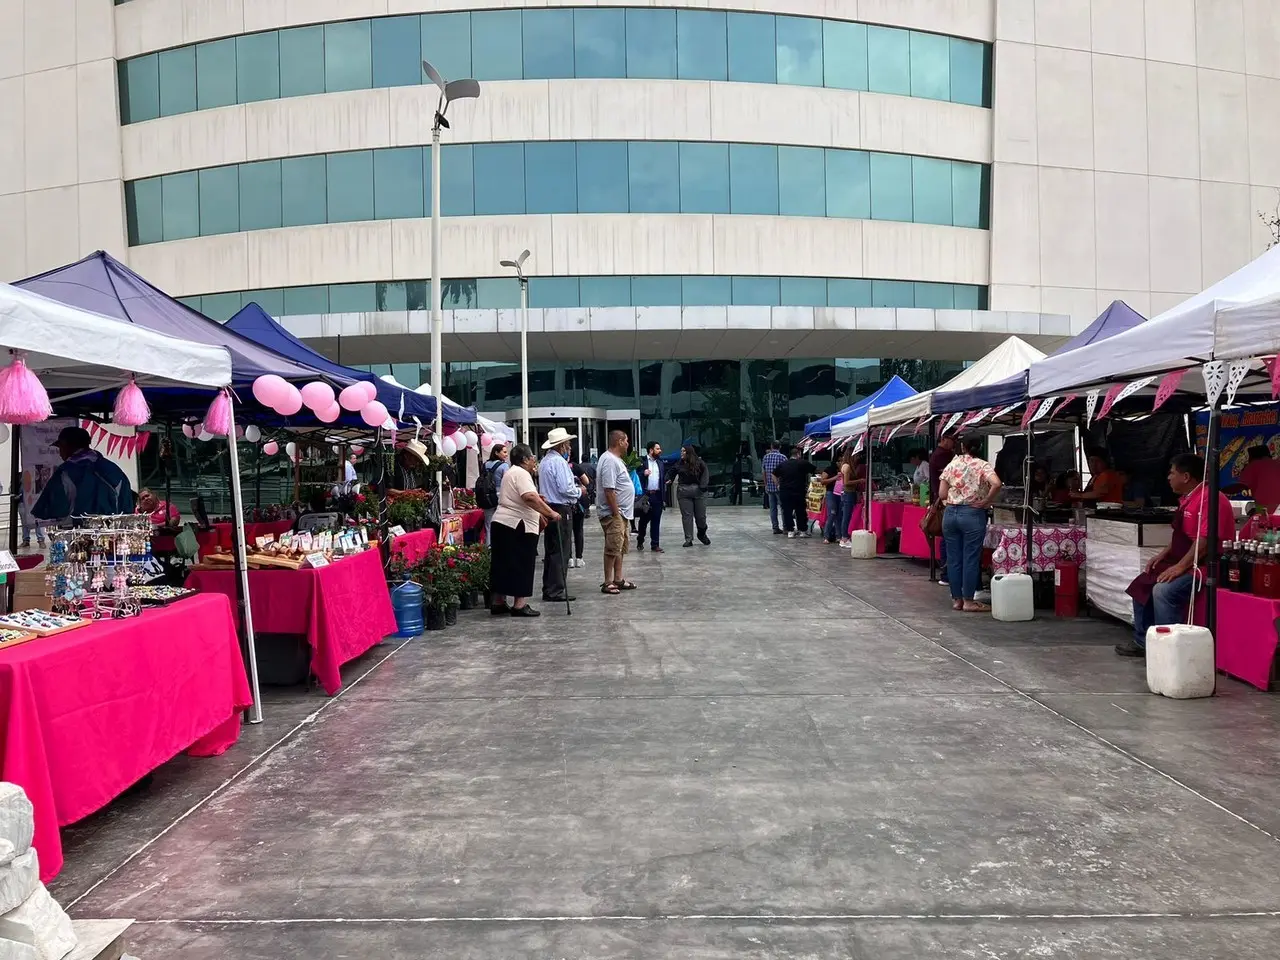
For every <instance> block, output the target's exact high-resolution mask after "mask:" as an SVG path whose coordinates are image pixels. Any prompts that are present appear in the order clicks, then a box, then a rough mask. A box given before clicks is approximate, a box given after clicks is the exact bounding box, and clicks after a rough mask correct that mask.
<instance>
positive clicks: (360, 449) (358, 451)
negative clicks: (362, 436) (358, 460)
mask: <svg viewBox="0 0 1280 960" xmlns="http://www.w3.org/2000/svg"><path fill="white" fill-rule="evenodd" d="M351 452H352V453H354V454H355V455H356V456H357V457H358V456H360V454H362V453H364V447H352V448H351Z"/></svg>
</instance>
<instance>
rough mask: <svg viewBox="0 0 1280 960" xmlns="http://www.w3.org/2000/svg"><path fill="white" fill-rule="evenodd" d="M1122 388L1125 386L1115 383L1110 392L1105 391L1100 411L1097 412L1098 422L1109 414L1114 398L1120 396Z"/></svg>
mask: <svg viewBox="0 0 1280 960" xmlns="http://www.w3.org/2000/svg"><path fill="white" fill-rule="evenodd" d="M1124 388H1125V385H1124V384H1123V383H1117V384H1116V385H1115V386H1113V387H1112V388H1111V389H1110V390H1108V391H1107V395H1106V397H1104V398H1103V400H1102V409H1101V410H1100V411H1099V412H1098V419H1099V420H1101V419H1102V418H1103V417H1105V416H1106V415H1107V414H1108V413H1110V412H1111V408H1112V407H1113V406H1114V405H1115V402H1116V397H1118V396H1120V391H1121V390H1123V389H1124Z"/></svg>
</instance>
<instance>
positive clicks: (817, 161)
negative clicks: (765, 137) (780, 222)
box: [778, 147, 834, 217]
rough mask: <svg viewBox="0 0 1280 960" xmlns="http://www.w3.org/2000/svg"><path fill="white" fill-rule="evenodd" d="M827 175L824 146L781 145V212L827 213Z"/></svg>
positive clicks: (797, 214) (792, 214) (799, 214)
mask: <svg viewBox="0 0 1280 960" xmlns="http://www.w3.org/2000/svg"><path fill="white" fill-rule="evenodd" d="M826 177H827V174H826V151H825V150H823V149H822V148H820V147H779V148H778V212H779V213H781V214H782V215H783V216H784V217H825V216H826V215H827V185H826ZM833 216H834V214H833Z"/></svg>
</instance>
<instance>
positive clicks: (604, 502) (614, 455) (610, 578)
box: [596, 430, 636, 595]
mask: <svg viewBox="0 0 1280 960" xmlns="http://www.w3.org/2000/svg"><path fill="white" fill-rule="evenodd" d="M629 446H630V440H629V439H628V437H627V435H626V433H624V432H623V431H621V430H614V431H613V432H612V433H610V434H609V449H608V451H606V452H605V453H604V454H603V455H602V456H601V457H600V462H599V463H597V464H596V509H597V510H599V512H600V526H601V528H602V529H603V530H604V585H603V586H602V587H601V588H600V592H601V593H607V594H614V595H616V594H619V593H621V592H622V591H623V590H634V589H635V588H636V585H635V584H634V583H632V582H630V581H629V580H626V579H625V578H624V577H623V576H622V558H623V557H625V556H626V555H627V550H628V548H629V547H630V546H631V539H630V532H631V520H632V518H633V516H634V515H635V500H636V490H635V487H634V486H633V485H632V483H631V473H630V472H629V471H628V470H627V465H626V464H625V463H623V462H622V458H623V457H625V456H626V455H627V448H628V447H629Z"/></svg>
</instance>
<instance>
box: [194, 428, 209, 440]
mask: <svg viewBox="0 0 1280 960" xmlns="http://www.w3.org/2000/svg"><path fill="white" fill-rule="evenodd" d="M196 439H197V440H203V441H204V442H205V443H208V442H209V441H210V440H212V439H213V434H212V433H210V432H209V431H208V430H205V429H203V428H202V429H201V430H200V432H199V433H198V434H196Z"/></svg>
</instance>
